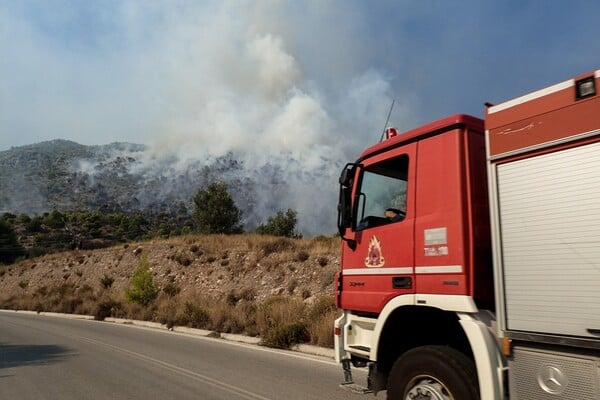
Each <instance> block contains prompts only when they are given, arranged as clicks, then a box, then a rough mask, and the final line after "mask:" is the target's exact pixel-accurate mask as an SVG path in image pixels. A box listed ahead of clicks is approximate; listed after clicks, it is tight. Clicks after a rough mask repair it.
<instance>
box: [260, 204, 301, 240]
mask: <svg viewBox="0 0 600 400" xmlns="http://www.w3.org/2000/svg"><path fill="white" fill-rule="evenodd" d="M297 215H298V213H297V212H296V211H294V210H292V209H290V208H288V210H287V211H286V212H285V213H284V212H283V211H277V214H276V215H275V216H273V217H269V219H268V220H267V223H266V224H262V225H260V226H259V227H258V228H256V233H258V234H260V235H273V236H285V237H294V236H297V234H296V232H295V229H296V222H297V218H296V217H297Z"/></svg>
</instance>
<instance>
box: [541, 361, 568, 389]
mask: <svg viewBox="0 0 600 400" xmlns="http://www.w3.org/2000/svg"><path fill="white" fill-rule="evenodd" d="M537 381H538V385H540V387H541V388H542V390H543V391H544V392H546V393H550V394H561V393H562V392H564V391H565V389H566V388H567V385H568V384H569V380H568V379H567V376H566V375H565V374H564V373H563V372H562V371H561V370H560V369H558V368H557V367H554V366H552V365H542V366H541V367H540V369H539V371H538V374H537Z"/></svg>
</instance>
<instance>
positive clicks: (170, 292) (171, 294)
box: [163, 282, 181, 297]
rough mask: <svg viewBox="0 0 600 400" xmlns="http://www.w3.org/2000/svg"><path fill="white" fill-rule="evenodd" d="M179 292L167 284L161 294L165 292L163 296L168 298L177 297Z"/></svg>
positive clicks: (170, 284)
mask: <svg viewBox="0 0 600 400" xmlns="http://www.w3.org/2000/svg"><path fill="white" fill-rule="evenodd" d="M180 291H181V289H180V288H179V287H177V285H175V284H174V283H172V282H169V283H167V284H166V285H165V286H164V287H163V292H165V294H166V295H167V296H169V297H174V296H176V295H178V294H179V292H180Z"/></svg>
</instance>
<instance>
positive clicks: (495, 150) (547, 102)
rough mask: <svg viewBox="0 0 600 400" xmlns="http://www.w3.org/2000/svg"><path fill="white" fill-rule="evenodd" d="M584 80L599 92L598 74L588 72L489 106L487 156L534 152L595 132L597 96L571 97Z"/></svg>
mask: <svg viewBox="0 0 600 400" xmlns="http://www.w3.org/2000/svg"><path fill="white" fill-rule="evenodd" d="M585 78H588V79H593V80H594V81H595V85H596V88H599V89H600V75H599V74H595V73H594V72H591V73H589V74H585V75H581V76H579V77H577V78H574V79H570V80H568V81H564V82H561V83H558V84H556V85H553V86H550V87H548V88H545V89H542V90H538V91H536V92H533V93H530V94H528V95H525V96H521V97H518V98H516V99H514V100H511V101H507V102H505V103H502V104H499V105H498V106H492V107H489V108H488V109H487V110H486V117H485V127H486V130H487V131H488V141H489V155H490V156H491V157H493V158H498V157H500V156H503V155H510V154H511V153H514V152H522V151H523V150H526V149H531V150H534V149H535V147H541V146H547V145H551V144H552V143H553V142H557V141H560V140H562V139H565V138H569V137H573V136H577V135H583V134H585V133H586V132H591V131H593V130H596V129H598V126H600V113H599V112H598V109H599V108H600V97H598V96H591V97H589V98H586V99H581V100H576V98H575V90H574V85H575V83H576V82H578V81H579V80H581V79H585Z"/></svg>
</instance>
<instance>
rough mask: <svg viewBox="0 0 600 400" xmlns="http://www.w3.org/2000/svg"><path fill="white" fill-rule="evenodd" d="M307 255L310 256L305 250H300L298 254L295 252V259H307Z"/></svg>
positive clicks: (302, 260)
mask: <svg viewBox="0 0 600 400" xmlns="http://www.w3.org/2000/svg"><path fill="white" fill-rule="evenodd" d="M308 257H310V255H309V254H308V252H307V251H305V250H300V251H299V252H298V254H296V259H297V260H298V261H300V262H304V261H306V260H308Z"/></svg>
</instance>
